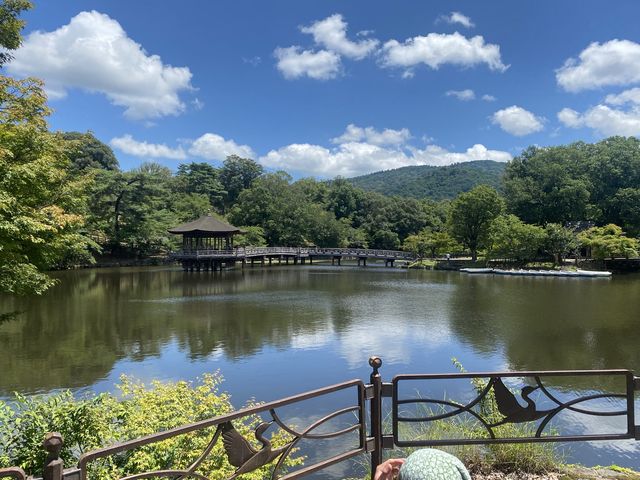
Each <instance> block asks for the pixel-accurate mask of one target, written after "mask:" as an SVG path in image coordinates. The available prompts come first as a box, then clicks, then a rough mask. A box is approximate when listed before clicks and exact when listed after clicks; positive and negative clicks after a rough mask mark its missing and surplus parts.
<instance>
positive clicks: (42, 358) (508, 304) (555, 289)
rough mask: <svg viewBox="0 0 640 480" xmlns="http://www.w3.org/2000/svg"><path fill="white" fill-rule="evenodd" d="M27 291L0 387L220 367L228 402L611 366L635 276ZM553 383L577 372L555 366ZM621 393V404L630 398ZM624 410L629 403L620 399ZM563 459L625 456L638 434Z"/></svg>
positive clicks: (10, 303)
mask: <svg viewBox="0 0 640 480" xmlns="http://www.w3.org/2000/svg"><path fill="white" fill-rule="evenodd" d="M55 276H56V277H57V278H58V279H59V280H60V283H59V285H57V286H56V287H54V288H52V289H51V290H50V291H49V292H48V293H47V294H46V295H44V296H42V297H29V298H15V297H7V296H4V297H0V305H1V307H2V308H1V311H3V312H7V311H14V310H17V311H22V312H23V313H22V314H21V315H20V316H19V317H18V318H17V319H16V320H12V321H8V322H5V323H2V324H0V347H1V349H2V355H0V397H7V396H9V395H10V394H11V392H13V391H18V392H21V393H25V394H32V393H46V392H51V391H54V390H57V389H63V388H71V389H73V390H75V391H77V392H82V391H86V390H92V391H97V392H101V391H109V390H113V388H114V387H113V386H114V384H115V383H117V381H118V378H119V376H120V375H121V374H128V375H133V376H135V377H136V378H139V379H141V380H145V381H146V380H151V379H163V380H174V379H195V378H196V377H198V376H199V375H201V374H203V373H205V372H213V371H216V370H220V372H221V373H222V374H223V375H224V377H225V382H224V384H223V389H224V390H226V391H228V392H229V393H231V395H232V401H233V403H234V405H235V406H236V407H240V406H242V405H243V404H244V402H245V401H246V400H247V399H250V398H255V399H258V400H264V401H269V400H274V399H277V398H280V397H284V396H288V395H292V394H296V393H300V392H303V391H306V390H310V389H314V388H317V387H320V386H325V385H329V384H332V383H337V382H340V381H343V380H348V379H352V378H360V379H364V380H366V379H368V376H369V373H370V369H369V367H368V365H367V359H368V358H369V356H370V355H373V354H375V355H379V356H381V357H382V358H383V359H384V366H383V368H382V371H381V373H382V374H383V377H384V379H385V381H390V380H391V378H392V377H393V375H395V374H398V373H454V372H456V369H455V367H454V366H453V364H452V361H451V358H452V357H456V358H458V359H459V360H460V361H461V362H462V364H463V365H464V367H465V368H466V369H467V370H469V371H495V370H555V369H608V368H627V369H631V370H634V371H635V372H636V374H637V373H638V372H640V276H639V275H620V276H614V277H613V278H611V279H571V278H569V279H563V278H531V277H504V276H492V275H465V274H461V273H458V272H431V271H415V270H402V269H388V268H382V267H376V266H372V267H367V268H356V267H354V266H342V267H331V266H322V265H313V266H284V265H282V266H273V267H265V268H262V267H258V266H256V267H255V268H245V269H244V270H240V269H237V270H233V271H226V272H222V273H220V272H216V273H211V272H208V273H199V274H198V273H184V272H183V271H182V270H180V269H179V268H175V267H158V268H121V269H91V270H79V271H67V272H58V273H56V274H55ZM559 388H561V389H562V390H564V391H574V392H578V391H583V390H584V389H585V388H587V387H585V386H584V385H580V384H572V383H571V380H565V381H564V383H563V384H562V385H559ZM637 406H638V402H636V411H638V408H637ZM636 415H637V413H636ZM568 455H569V457H568V460H569V461H574V462H580V463H584V464H587V465H595V464H611V463H616V464H618V465H622V466H627V467H632V468H636V469H640V442H636V444H634V443H633V442H626V441H623V442H616V443H592V444H586V443H580V444H573V445H572V446H571V447H570V450H568Z"/></svg>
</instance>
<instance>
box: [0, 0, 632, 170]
mask: <svg viewBox="0 0 640 480" xmlns="http://www.w3.org/2000/svg"><path fill="white" fill-rule="evenodd" d="M35 3H36V7H35V8H34V9H33V10H32V11H30V12H28V13H27V14H26V15H25V18H26V20H27V27H26V30H25V43H24V45H23V47H22V48H21V49H20V50H19V51H17V52H16V55H15V57H16V58H15V60H14V61H13V62H12V63H11V64H9V65H8V67H7V70H8V72H9V73H10V74H11V75H14V76H17V77H22V76H26V75H34V76H38V77H41V78H43V79H44V80H45V81H46V85H47V90H48V93H49V95H50V104H51V106H52V107H53V109H54V111H55V113H54V114H53V115H52V117H51V119H50V123H51V126H52V128H53V129H56V130H57V129H59V130H77V131H87V130H91V131H93V132H94V133H95V135H96V136H97V137H98V138H100V139H101V140H102V141H104V142H106V143H109V144H110V145H111V146H112V147H113V149H114V151H115V152H116V155H117V156H118V159H119V160H120V164H121V166H122V167H123V168H124V169H130V168H134V167H136V166H137V165H139V164H141V163H142V162H144V161H148V160H154V161H158V162H160V163H162V164H164V165H166V166H169V167H170V168H172V169H175V168H176V167H177V165H178V164H179V163H184V162H188V161H207V162H211V163H212V164H214V165H219V164H220V163H221V161H222V160H224V158H225V156H226V155H228V154H231V153H236V154H239V155H242V156H251V157H252V158H254V159H256V160H258V161H259V162H261V163H262V164H263V165H265V167H266V168H267V169H268V170H277V169H284V170H286V171H288V172H290V173H292V174H293V175H294V176H295V177H300V176H315V177H318V178H331V177H334V176H336V175H343V176H353V175H357V174H363V173H368V172H372V171H377V170H382V169H389V168H395V167H400V166H404V165H419V164H432V165H446V164H450V163H456V162H460V161H469V160H477V159H484V158H489V159H494V160H499V161H507V160H509V159H510V158H511V156H514V155H517V154H519V153H520V151H521V150H522V149H523V148H525V147H527V146H528V145H533V144H535V145H541V146H543V145H555V144H563V143H567V142H572V141H576V140H584V141H588V142H591V141H597V140H599V139H601V138H604V137H606V136H609V135H614V134H619V135H626V136H629V135H640V88H638V87H640V43H639V42H640V29H638V27H637V19H638V18H640V2H637V1H634V0H626V1H625V0H618V1H615V2H604V1H590V0H575V1H562V2H558V1H544V0H543V1H540V0H537V1H535V2H534V1H528V2H524V1H520V2H514V1H512V0H509V1H483V2H481V1H478V0H473V1H472V0H469V1H429V2H415V1H411V2H410V1H394V2H388V1H384V2H383V1H375V0H373V1H372V0H368V1H351V2H345V1H323V2H319V1H316V2H307V1H299V0H298V1H277V2H259V1H253V2H249V1H234V2H213V1H202V0H201V1H194V0H182V1H181V2H179V3H177V2H162V1H157V0H156V1H150V0H136V1H135V2H132V1H116V0H109V1H106V0H103V1H94V0H82V1H80V0H56V1H37V0H36V2H35Z"/></svg>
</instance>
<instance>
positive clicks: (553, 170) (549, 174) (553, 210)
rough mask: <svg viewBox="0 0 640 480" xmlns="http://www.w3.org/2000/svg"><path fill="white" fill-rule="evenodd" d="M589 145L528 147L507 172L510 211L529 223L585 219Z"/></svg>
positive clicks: (587, 195) (506, 192)
mask: <svg viewBox="0 0 640 480" xmlns="http://www.w3.org/2000/svg"><path fill="white" fill-rule="evenodd" d="M587 154H588V146H586V145H585V144H583V143H577V144H572V145H568V146H560V147H546V148H539V147H529V148H528V149H526V150H525V151H524V152H522V154H521V155H520V156H518V157H516V158H514V159H513V160H512V161H511V162H510V163H509V164H508V165H507V168H506V170H505V175H504V183H505V196H506V200H507V205H508V207H509V210H510V211H511V212H512V213H514V214H515V215H517V216H518V217H520V218H521V219H522V220H523V221H525V222H527V223H535V224H545V223H548V222H555V223H564V222H568V221H572V220H584V219H585V218H587V213H588V211H589V208H588V207H589V197H590V191H589V190H590V182H589V178H588V176H587V172H586V157H587Z"/></svg>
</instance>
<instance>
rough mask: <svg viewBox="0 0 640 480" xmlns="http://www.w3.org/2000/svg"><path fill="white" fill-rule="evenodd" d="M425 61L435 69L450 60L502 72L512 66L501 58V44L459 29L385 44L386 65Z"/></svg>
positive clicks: (384, 59) (409, 64)
mask: <svg viewBox="0 0 640 480" xmlns="http://www.w3.org/2000/svg"><path fill="white" fill-rule="evenodd" d="M422 63H423V64H425V65H427V66H429V67H430V68H432V69H435V70H437V69H438V68H440V66H442V65H447V64H450V65H458V66H461V67H472V66H475V65H478V64H482V63H484V64H486V65H487V66H488V67H489V68H490V69H491V70H497V71H499V72H504V71H505V70H506V69H507V68H508V66H506V65H504V64H503V63H502V59H501V58H500V47H499V46H498V45H494V44H491V43H485V41H484V38H483V37H482V36H480V35H477V36H475V37H472V38H466V37H465V36H463V35H461V34H459V33H458V32H455V33H452V34H442V33H429V34H428V35H427V36H417V37H413V38H409V39H407V40H405V41H404V42H403V43H400V42H398V41H397V40H389V41H388V42H386V43H385V44H384V45H383V46H382V57H381V64H382V65H383V66H384V67H400V68H407V69H410V68H411V67H414V66H416V65H419V64H422Z"/></svg>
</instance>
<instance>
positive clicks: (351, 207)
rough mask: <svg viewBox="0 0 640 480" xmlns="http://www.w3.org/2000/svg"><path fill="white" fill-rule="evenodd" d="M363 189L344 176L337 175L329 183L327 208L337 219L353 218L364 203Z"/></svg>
mask: <svg viewBox="0 0 640 480" xmlns="http://www.w3.org/2000/svg"><path fill="white" fill-rule="evenodd" d="M362 197H363V191H362V190H360V189H359V188H356V187H354V186H353V184H352V183H351V182H350V181H349V180H346V179H344V178H340V177H337V178H335V179H334V180H333V181H331V182H330V184H329V190H328V192H327V195H326V203H327V210H329V211H330V212H332V213H333V214H334V215H335V217H336V218H337V219H341V218H352V217H353V215H354V213H355V212H356V211H357V210H358V208H359V207H360V206H361V204H362Z"/></svg>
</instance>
